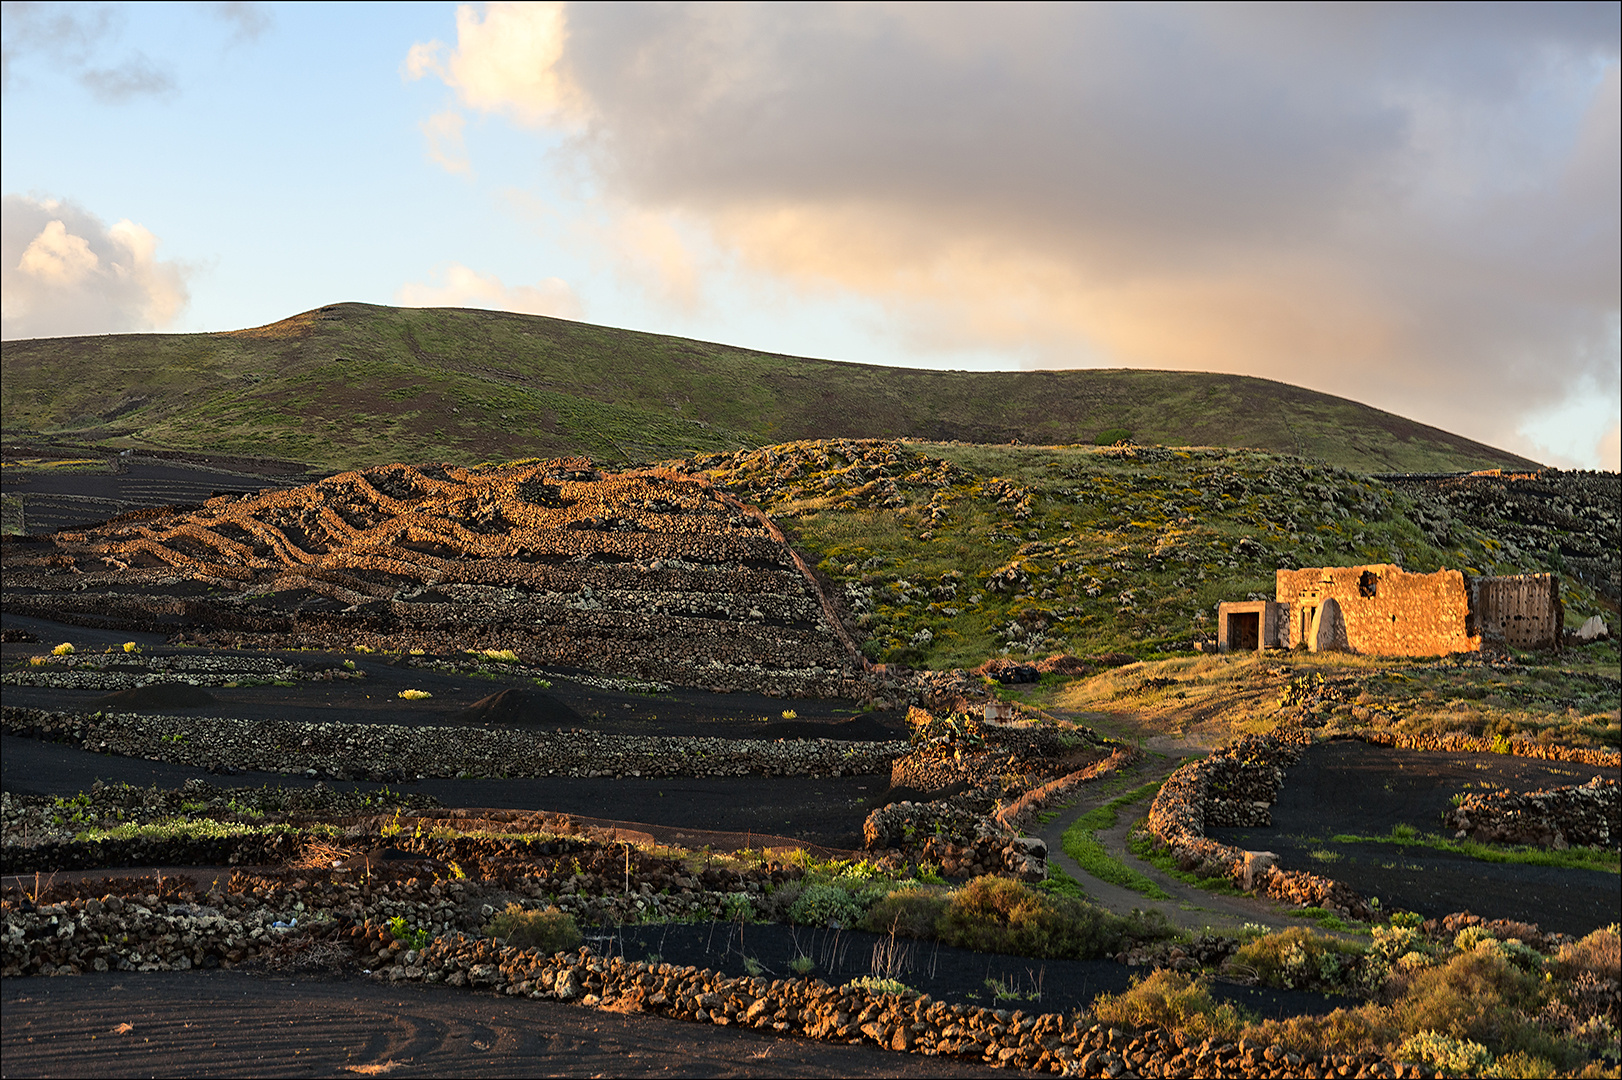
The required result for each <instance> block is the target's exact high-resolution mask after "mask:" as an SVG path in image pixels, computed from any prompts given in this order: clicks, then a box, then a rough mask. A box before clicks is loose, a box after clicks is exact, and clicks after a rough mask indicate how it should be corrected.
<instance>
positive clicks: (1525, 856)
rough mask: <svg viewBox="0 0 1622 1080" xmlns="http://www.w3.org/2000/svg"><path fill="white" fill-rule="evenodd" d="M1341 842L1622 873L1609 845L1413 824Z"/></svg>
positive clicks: (1343, 836)
mask: <svg viewBox="0 0 1622 1080" xmlns="http://www.w3.org/2000/svg"><path fill="white" fill-rule="evenodd" d="M1329 839H1330V840H1331V841H1333V842H1334V843H1337V844H1395V845H1397V846H1398V847H1405V848H1412V847H1417V848H1428V849H1430V850H1432V851H1446V852H1449V853H1451V854H1454V855H1463V856H1465V857H1467V858H1471V859H1480V860H1481V861H1482V862H1494V863H1520V864H1522V865H1525V866H1555V867H1559V868H1561V869H1564V870H1604V871H1605V872H1606V873H1610V874H1616V873H1622V858H1619V856H1618V854H1617V852H1615V851H1614V850H1611V849H1609V848H1595V847H1570V848H1566V849H1565V850H1563V851H1556V850H1553V849H1549V848H1538V847H1530V846H1526V845H1519V846H1514V847H1509V846H1498V845H1494V844H1483V843H1480V842H1478V841H1475V840H1455V839H1453V838H1452V837H1447V836H1438V835H1437V834H1435V833H1421V832H1420V831H1419V830H1418V829H1416V828H1414V827H1413V826H1412V825H1393V826H1392V827H1391V833H1390V835H1388V836H1359V835H1357V834H1355V833H1339V834H1337V835H1335V836H1331V837H1330V838H1329Z"/></svg>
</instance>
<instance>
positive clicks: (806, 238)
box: [407, 4, 1622, 458]
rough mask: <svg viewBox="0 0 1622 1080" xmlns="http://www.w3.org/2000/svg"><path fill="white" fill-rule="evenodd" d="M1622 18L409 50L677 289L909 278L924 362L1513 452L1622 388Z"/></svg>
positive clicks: (817, 285)
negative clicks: (1198, 393) (1199, 389)
mask: <svg viewBox="0 0 1622 1080" xmlns="http://www.w3.org/2000/svg"><path fill="white" fill-rule="evenodd" d="M1617 22H1618V19H1617V11H1616V7H1615V5H1586V6H1585V5H1575V6H1562V7H1554V6H1542V7H1533V8H1528V7H1512V6H1487V7H1480V6H1472V5H1456V6H1445V5H1444V6H1422V5H1390V6H1375V7H1366V8H1365V7H1354V8H1341V7H1334V6H1323V7H1302V8H1284V9H1280V8H1278V7H1276V6H1271V5H1270V6H1268V7H1266V8H1265V9H1264V8H1257V7H1247V6H1242V5H1239V6H1216V5H1212V6H1201V5H1192V6H1175V5H1076V6H1046V5H1033V6H1018V7H1015V6H1009V5H964V4H958V5H944V6H940V5H916V4H913V5H770V4H725V5H703V4H700V5H685V4H675V5H658V6H626V5H568V6H566V7H565V6H560V5H555V4H554V5H535V6H527V5H510V4H492V5H489V6H488V7H487V8H485V9H484V10H483V13H482V14H481V13H480V12H477V11H475V10H474V9H473V8H471V7H463V8H460V9H459V10H458V14H457V30H458V38H457V42H456V45H455V46H454V47H450V46H446V45H444V44H442V43H439V42H434V43H430V44H428V45H421V46H417V47H415V48H414V49H413V50H412V53H411V55H410V57H408V59H407V68H408V71H409V73H410V74H412V75H413V76H415V77H424V76H428V75H434V76H437V77H439V78H440V79H442V80H443V81H444V82H445V83H446V84H447V86H449V87H450V88H451V89H452V90H453V91H454V92H455V94H456V95H457V98H458V100H459V102H460V104H461V106H462V107H464V108H466V109H471V110H477V111H482V112H486V113H495V114H501V115H505V116H508V117H509V118H511V119H513V120H514V121H515V122H517V123H519V124H522V125H525V126H530V127H551V128H554V129H561V130H564V131H566V132H568V133H569V138H568V139H567V140H566V141H565V143H564V148H563V150H562V151H560V152H559V154H558V157H557V160H558V162H559V167H560V168H562V169H564V170H568V171H570V173H571V175H577V176H584V177H585V178H586V180H587V186H588V187H589V189H590V190H592V191H594V192H596V193H598V198H599V200H600V201H599V203H598V205H599V206H603V207H607V208H608V210H609V212H610V214H611V216H612V217H613V218H614V219H615V223H613V224H610V225H607V226H594V227H593V228H594V229H595V232H596V233H597V234H598V235H599V237H600V239H599V240H598V245H599V248H600V249H601V250H602V251H603V252H605V253H607V255H608V257H610V258H611V259H616V260H619V261H620V262H622V263H624V264H625V268H624V270H625V272H627V273H628V274H629V275H630V276H632V277H640V278H641V279H643V280H647V281H650V282H652V284H650V285H649V290H650V292H651V293H653V294H654V295H663V296H667V297H670V298H672V299H673V300H674V301H675V302H678V303H682V304H686V305H689V306H690V305H691V304H692V303H693V297H694V296H695V294H697V293H700V292H702V290H703V288H704V284H705V282H704V278H705V275H706V274H712V273H714V272H715V268H716V267H718V266H726V265H731V266H735V267H737V268H738V270H739V274H738V278H737V279H736V280H748V279H749V278H751V277H753V278H755V279H757V280H759V279H770V280H772V281H776V282H786V283H789V284H791V285H794V286H796V287H799V288H803V289H806V290H823V291H826V290H835V291H845V292H848V293H850V294H854V295H860V296H863V297H866V298H869V299H872V300H876V301H878V302H879V303H881V304H882V305H884V307H885V309H886V310H887V311H888V313H889V318H890V320H891V327H892V329H893V332H894V333H896V334H897V335H899V336H900V337H901V338H902V340H904V341H908V342H911V343H912V344H913V345H914V346H915V347H916V349H917V350H918V351H919V352H920V353H924V354H929V353H933V354H935V355H936V356H943V357H944V355H945V354H949V353H950V351H951V350H952V349H954V348H969V349H976V350H980V349H1001V350H1005V351H1006V352H1007V354H1008V355H1009V356H1010V359H1011V360H1015V361H1020V362H1024V363H1027V364H1035V365H1040V366H1078V365H1080V364H1099V365H1122V366H1133V367H1162V368H1165V367H1172V368H1188V369H1204V370H1215V371H1234V372H1243V373H1247V374H1255V375H1262V376H1267V377H1272V378H1278V379H1283V380H1287V381H1290V382H1295V383H1299V384H1304V385H1307V386H1312V387H1314V388H1317V389H1321V390H1327V391H1330V392H1334V393H1340V394H1344V395H1346V396H1349V397H1354V398H1357V399H1359V400H1363V401H1368V402H1370V403H1372V404H1375V405H1378V406H1381V407H1383V408H1388V409H1391V410H1393V411H1396V412H1400V413H1404V414H1406V415H1409V416H1413V417H1415V418H1417V419H1420V420H1423V421H1426V422H1430V423H1434V424H1438V425H1441V426H1443V427H1448V428H1451V429H1452V430H1455V431H1459V432H1461V433H1463V434H1466V435H1470V436H1472V437H1475V438H1478V439H1483V440H1485V441H1489V442H1497V443H1499V444H1510V443H1515V442H1517V441H1518V439H1519V436H1518V435H1517V432H1518V430H1519V429H1520V428H1521V427H1522V426H1523V425H1524V424H1525V423H1527V422H1528V420H1529V418H1532V417H1535V416H1539V415H1543V414H1547V413H1549V412H1551V411H1554V410H1558V409H1559V408H1562V407H1564V406H1565V405H1566V404H1568V403H1570V402H1572V401H1574V400H1578V399H1580V398H1581V397H1583V396H1585V395H1587V394H1589V393H1591V392H1596V391H1597V392H1598V393H1600V394H1601V395H1603V396H1605V398H1606V399H1607V400H1608V401H1610V402H1612V403H1613V409H1612V411H1613V413H1614V412H1615V411H1616V409H1617V408H1618V407H1622V385H1619V380H1618V378H1617V374H1616V373H1617V370H1618V367H1619V358H1618V354H1617V347H1616V344H1615V338H1614V336H1613V335H1612V333H1611V332H1610V328H1611V327H1612V326H1613V325H1614V323H1615V319H1616V312H1617V307H1618V300H1617V297H1618V292H1619V290H1622V280H1619V261H1618V259H1617V257H1616V252H1617V250H1618V249H1619V246H1622V230H1619V215H1618V206H1619V204H1622V183H1619V168H1618V161H1619V153H1618V149H1617V139H1618V134H1617V132H1618V123H1617V119H1616V117H1617V101H1618V56H1617V53H1618V49H1617ZM695 234H697V235H698V236H699V238H700V239H699V240H698V241H697V242H696V243H695V242H693V241H692V240H691V238H692V237H693V236H694V235H695ZM635 237H658V238H660V246H659V247H658V248H657V250H656V251H655V250H653V249H650V248H649V247H648V246H647V245H645V244H640V243H636V242H634V240H632V238H635ZM717 253H718V254H719V256H720V257H710V256H711V255H712V254H717ZM650 256H651V257H650ZM661 274H662V275H664V277H665V280H660V281H655V279H656V278H658V277H659V275H661ZM1590 445H1591V444H1590ZM1589 453H1590V451H1589V450H1587V449H1584V450H1583V451H1582V452H1581V454H1582V457H1583V458H1586V457H1587V456H1588V454H1589Z"/></svg>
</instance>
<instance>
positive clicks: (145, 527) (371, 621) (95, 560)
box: [4, 460, 860, 697]
mask: <svg viewBox="0 0 1622 1080" xmlns="http://www.w3.org/2000/svg"><path fill="white" fill-rule="evenodd" d="M4 573H5V579H4V580H5V590H6V607H7V610H8V611H9V612H11V613H13V614H29V615H37V616H41V617H45V618H53V619H65V620H68V621H75V622H81V623H88V624H90V625H101V626H117V627H121V628H122V627H127V628H129V629H138V630H150V629H156V628H164V629H167V630H169V631H171V632H173V631H181V630H183V631H185V632H187V633H188V635H189V636H190V637H191V639H192V640H210V641H216V642H222V643H235V642H237V641H238V640H240V639H243V638H245V637H246V638H251V639H253V640H255V641H256V642H257V643H258V644H259V645H260V646H261V647H269V646H275V647H311V646H320V647H333V646H335V645H337V646H353V645H355V644H365V645H367V646H368V647H370V648H373V649H378V650H383V649H388V650H394V651H405V650H410V649H423V650H431V651H435V652H439V651H443V649H444V647H445V645H446V643H447V642H454V643H455V644H456V645H457V646H460V647H461V648H464V649H473V650H483V649H489V650H495V651H498V652H510V653H511V654H512V655H513V656H514V659H519V658H521V659H524V660H526V661H530V662H536V663H546V664H557V665H564V666H568V667H574V668H583V669H587V670H593V671H602V672H612V673H617V674H624V675H635V676H639V677H644V678H650V679H656V680H661V681H667V682H674V683H678V684H680V685H685V686H710V687H717V688H724V689H749V688H755V689H760V688H770V689H771V690H772V691H773V692H776V693H792V694H796V695H800V696H813V697H815V696H838V695H840V694H841V693H844V694H845V695H846V696H850V695H851V694H852V693H854V690H853V688H852V687H850V686H848V685H847V684H848V683H849V681H850V679H851V676H852V673H853V670H854V669H853V665H856V666H857V667H859V664H860V662H859V659H857V658H856V656H855V650H854V645H853V644H852V643H851V642H850V640H849V639H848V637H846V636H845V634H844V631H843V630H842V628H840V627H839V625H838V624H837V622H834V621H831V620H830V618H829V614H830V612H829V611H828V610H827V609H826V607H825V602H824V601H823V598H822V597H821V595H820V593H819V591H818V590H817V588H816V585H815V583H814V581H812V580H811V579H810V578H809V577H808V576H807V573H806V571H805V570H804V568H803V567H802V565H801V564H800V563H799V562H798V557H797V556H796V555H795V554H794V552H793V551H792V550H791V549H790V548H789V547H788V545H787V544H786V543H785V542H784V540H783V538H782V535H781V533H779V532H778V531H777V530H776V529H775V527H773V526H772V525H771V523H770V522H769V521H767V520H766V519H765V518H764V517H762V516H760V515H759V514H758V513H757V512H752V511H750V510H749V509H747V508H745V507H743V506H742V505H740V504H738V503H737V502H736V501H734V500H732V499H731V498H730V497H728V496H727V495H725V494H724V493H723V492H720V491H718V490H717V489H715V488H713V487H711V486H710V485H708V484H706V483H705V482H703V481H701V480H698V479H691V478H683V477H679V476H676V475H673V474H660V473H643V474H619V475H607V476H605V475H604V474H601V473H599V472H597V471H596V470H595V469H593V468H592V466H591V465H590V463H589V462H586V461H584V460H572V461H553V462H548V463H541V464H530V465H517V466H509V467H491V468H481V469H461V468H454V467H444V466H422V467H420V468H412V467H408V466H392V467H389V468H385V469H374V470H370V471H368V472H365V473H359V472H354V473H343V474H340V475H338V476H335V477H332V478H330V479H327V480H324V481H321V482H320V483H318V484H315V485H311V486H308V487H303V488H297V489H292V490H287V491H272V492H269V493H265V494H261V495H258V496H253V497H249V498H236V497H233V496H221V497H217V498H214V499H210V500H209V501H208V502H207V503H206V504H205V505H204V506H203V507H201V508H199V509H197V510H193V511H189V512H183V513H182V512H175V511H169V510H162V509H160V510H156V511H151V510H149V511H139V512H137V513H134V514H130V515H127V516H125V517H123V518H119V519H116V520H114V521H112V522H109V523H108V524H106V525H104V526H101V527H99V528H96V529H91V530H86V531H83V532H61V533H56V534H54V535H53V536H51V537H50V538H48V539H46V538H39V539H36V540H34V541H33V542H28V543H16V542H13V543H11V544H9V545H8V550H7V555H6V560H5V571H4Z"/></svg>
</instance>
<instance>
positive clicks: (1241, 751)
mask: <svg viewBox="0 0 1622 1080" xmlns="http://www.w3.org/2000/svg"><path fill="white" fill-rule="evenodd" d="M1310 741H1311V736H1310V735H1307V734H1305V733H1304V732H1300V731H1292V732H1286V733H1282V734H1279V733H1275V734H1272V735H1247V736H1245V737H1244V738H1242V739H1239V740H1238V741H1236V742H1232V743H1229V744H1228V745H1227V746H1224V747H1221V748H1219V749H1218V750H1216V751H1214V752H1213V753H1212V754H1211V755H1210V756H1209V757H1206V758H1202V759H1200V760H1199V761H1194V762H1190V763H1189V764H1187V765H1184V766H1183V767H1182V768H1180V769H1178V770H1177V771H1176V772H1174V773H1172V774H1171V776H1169V777H1167V778H1166V782H1165V783H1164V784H1163V785H1161V788H1160V793H1159V794H1158V795H1156V796H1155V801H1154V804H1153V805H1152V806H1151V807H1150V808H1149V831H1150V832H1152V833H1153V834H1154V835H1155V836H1156V837H1158V838H1159V839H1160V841H1161V843H1163V844H1165V845H1166V847H1167V848H1168V849H1169V850H1170V851H1171V853H1172V857H1173V858H1175V859H1176V860H1177V863H1178V866H1179V867H1181V868H1182V869H1183V870H1187V871H1195V872H1197V873H1199V874H1200V875H1202V876H1204V877H1224V878H1231V879H1232V880H1233V881H1235V882H1236V883H1238V884H1240V885H1241V886H1242V887H1245V888H1250V887H1255V888H1256V890H1257V891H1258V892H1261V893H1263V894H1264V895H1267V896H1271V897H1273V898H1274V899H1277V900H1283V901H1285V902H1287V903H1293V904H1311V905H1315V906H1317V907H1323V908H1328V909H1329V910H1331V911H1338V912H1341V913H1342V914H1345V915H1349V916H1351V917H1352V918H1355V919H1370V918H1372V917H1373V915H1374V910H1373V909H1372V908H1371V907H1370V906H1369V904H1368V902H1367V901H1366V900H1365V899H1364V898H1363V897H1361V896H1359V895H1358V894H1357V893H1356V892H1355V891H1354V890H1352V889H1351V888H1350V887H1349V886H1347V885H1345V884H1342V883H1341V882H1338V881H1333V880H1331V879H1329V878H1326V877H1321V876H1319V875H1317V874H1308V873H1304V872H1302V871H1299V870H1279V869H1278V868H1276V867H1273V866H1267V865H1263V866H1259V867H1257V868H1256V869H1255V870H1254V872H1253V873H1254V876H1253V878H1252V880H1251V881H1250V882H1246V880H1245V877H1246V863H1247V860H1246V857H1245V852H1244V851H1243V850H1241V849H1239V848H1236V847H1232V846H1230V845H1228V844H1222V843H1218V842H1217V841H1215V840H1212V839H1210V838H1209V837H1207V836H1206V835H1205V829H1206V827H1207V826H1208V825H1265V824H1269V823H1270V821H1271V814H1270V812H1269V811H1268V809H1267V808H1268V806H1270V805H1271V804H1272V803H1273V802H1274V801H1276V799H1277V796H1278V788H1279V784H1280V782H1281V781H1282V779H1283V775H1284V771H1283V767H1284V766H1285V765H1288V764H1291V763H1293V762H1294V761H1295V760H1296V759H1297V758H1299V757H1300V755H1301V750H1302V748H1303V747H1304V746H1305V745H1306V744H1307V743H1308V742H1310Z"/></svg>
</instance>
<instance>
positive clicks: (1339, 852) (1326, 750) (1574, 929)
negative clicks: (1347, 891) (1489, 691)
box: [1207, 740, 1619, 935]
mask: <svg viewBox="0 0 1622 1080" xmlns="http://www.w3.org/2000/svg"><path fill="white" fill-rule="evenodd" d="M1593 776H1606V777H1609V778H1611V779H1616V778H1617V770H1615V769H1602V768H1600V767H1598V766H1594V765H1584V764H1581V763H1578V762H1569V761H1541V760H1538V759H1536V758H1525V757H1513V756H1511V755H1508V754H1463V753H1442V752H1425V751H1415V750H1398V749H1394V748H1391V747H1384V746H1371V745H1369V744H1368V743H1364V742H1360V741H1356V740H1344V741H1334V742H1328V743H1319V744H1318V745H1316V746H1313V747H1310V748H1308V749H1307V751H1306V752H1305V753H1304V754H1303V755H1302V756H1301V760H1300V761H1299V762H1297V763H1296V764H1295V765H1294V766H1292V767H1291V768H1290V770H1289V772H1288V774H1287V775H1286V776H1285V778H1284V786H1283V788H1282V789H1281V790H1280V792H1279V797H1278V802H1277V803H1276V804H1275V805H1274V807H1273V826H1272V827H1271V828H1267V829H1239V828H1211V829H1208V830H1207V833H1208V835H1210V836H1211V838H1212V839H1215V840H1220V841H1221V842H1223V843H1225V844H1233V845H1235V846H1238V847H1242V848H1246V849H1249V850H1267V851H1273V852H1276V853H1277V854H1278V856H1279V865H1280V866H1282V867H1284V868H1285V869H1289V870H1308V871H1311V872H1313V873H1317V874H1324V875H1326V876H1329V877H1333V878H1336V879H1338V880H1340V881H1344V882H1346V883H1347V884H1348V885H1350V886H1351V887H1352V888H1354V889H1356V890H1357V891H1358V892H1361V893H1363V894H1364V895H1365V896H1376V897H1379V899H1380V901H1381V903H1382V904H1384V905H1385V906H1386V907H1393V906H1395V907H1402V908H1407V909H1409V910H1411V911H1417V912H1419V913H1420V914H1422V915H1425V916H1427V917H1431V918H1435V917H1440V916H1442V915H1447V914H1450V913H1452V912H1455V911H1472V912H1474V913H1475V914H1477V915H1480V916H1482V917H1484V918H1488V919H1520V920H1524V921H1527V922H1535V923H1537V924H1538V925H1539V926H1541V927H1542V928H1543V929H1545V930H1553V931H1559V932H1561V933H1567V934H1575V935H1582V934H1586V933H1588V932H1589V931H1591V930H1593V929H1595V928H1596V927H1600V926H1605V925H1608V924H1610V923H1612V922H1615V921H1616V917H1617V904H1618V901H1617V897H1618V891H1619V883H1618V878H1617V875H1615V874H1610V873H1606V872H1604V871H1600V870H1571V869H1560V868H1555V867H1545V866H1526V865H1522V864H1517V863H1489V862H1483V861H1481V860H1478V859H1471V858H1467V857H1465V856H1463V855H1455V854H1452V853H1449V852H1446V851H1438V850H1435V849H1431V848H1425V847H1418V846H1398V845H1396V844H1388V843H1369V842H1336V841H1334V840H1332V839H1331V837H1333V836H1336V835H1355V836H1370V837H1378V836H1388V835H1390V833H1391V829H1392V827H1393V826H1395V825H1412V826H1413V827H1414V828H1416V829H1418V830H1419V831H1420V832H1422V833H1440V832H1442V815H1443V813H1444V812H1446V811H1447V810H1448V809H1450V808H1451V805H1452V803H1451V800H1452V798H1453V796H1454V795H1456V794H1458V793H1460V792H1462V791H1464V790H1465V785H1467V784H1468V785H1470V789H1471V790H1480V789H1481V788H1482V787H1483V785H1485V784H1491V785H1494V786H1502V787H1506V788H1509V789H1511V790H1515V791H1532V790H1536V789H1540V788H1548V787H1556V786H1565V785H1569V784H1582V783H1586V782H1587V781H1588V779H1589V778H1590V777H1593Z"/></svg>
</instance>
